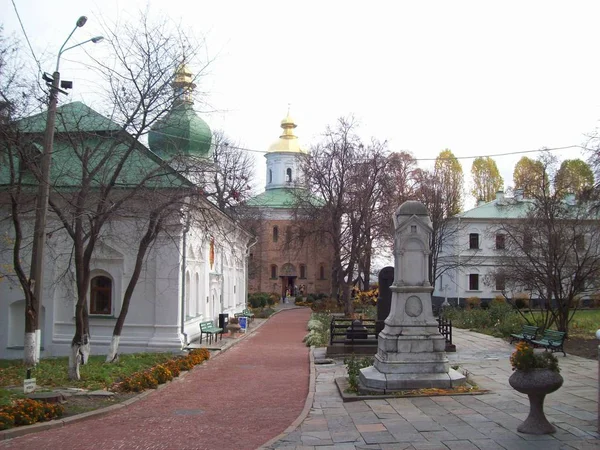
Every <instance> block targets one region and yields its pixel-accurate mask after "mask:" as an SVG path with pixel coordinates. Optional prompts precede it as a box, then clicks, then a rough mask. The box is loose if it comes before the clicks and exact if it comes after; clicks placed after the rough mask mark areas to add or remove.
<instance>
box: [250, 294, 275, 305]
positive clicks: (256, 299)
mask: <svg viewBox="0 0 600 450" xmlns="http://www.w3.org/2000/svg"><path fill="white" fill-rule="evenodd" d="M271 295H272V294H267V293H266V292H255V293H254V294H249V295H248V303H249V304H250V306H251V307H252V308H264V307H265V306H267V303H268V302H269V299H270V297H271Z"/></svg>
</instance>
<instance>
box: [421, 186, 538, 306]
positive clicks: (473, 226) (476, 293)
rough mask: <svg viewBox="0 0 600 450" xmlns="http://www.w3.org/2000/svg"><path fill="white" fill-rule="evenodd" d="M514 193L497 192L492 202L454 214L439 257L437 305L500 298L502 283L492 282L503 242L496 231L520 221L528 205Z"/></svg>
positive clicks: (435, 296)
mask: <svg viewBox="0 0 600 450" xmlns="http://www.w3.org/2000/svg"><path fill="white" fill-rule="evenodd" d="M531 202H532V200H531V199H526V198H523V195H522V191H519V190H517V191H516V194H515V196H514V197H507V196H505V195H504V192H501V191H500V192H498V193H497V194H496V198H495V199H494V200H492V201H491V202H487V203H486V202H479V204H478V205H477V206H476V207H475V208H472V209H470V210H467V211H465V212H463V213H461V214H459V215H457V216H456V217H455V218H454V219H453V220H452V222H451V224H450V226H449V227H448V228H449V229H450V230H451V231H449V233H450V234H451V238H450V239H448V240H447V241H445V246H444V247H443V248H442V251H441V253H440V256H439V258H438V273H439V272H441V275H439V276H438V278H437V280H436V283H435V290H434V292H433V296H434V302H435V304H436V305H438V306H439V305H440V304H442V302H444V301H445V300H448V301H449V302H450V303H452V304H456V303H457V302H459V301H460V302H461V304H462V303H463V302H464V301H465V300H466V299H467V298H470V297H477V298H479V299H481V300H482V301H484V302H485V301H490V300H492V299H493V298H495V297H497V296H501V295H502V291H503V290H504V284H503V281H502V280H500V279H499V280H497V282H496V280H495V279H492V278H494V277H491V276H490V274H492V273H493V272H494V271H495V270H496V268H497V266H498V260H499V256H500V253H499V252H500V251H502V250H503V249H504V243H505V239H504V237H503V235H502V234H501V233H500V232H499V231H497V230H498V229H499V224H500V223H501V222H502V221H505V220H521V219H523V218H524V217H525V215H526V214H527V211H528V209H529V207H530V206H531Z"/></svg>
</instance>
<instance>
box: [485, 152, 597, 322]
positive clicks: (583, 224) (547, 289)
mask: <svg viewBox="0 0 600 450" xmlns="http://www.w3.org/2000/svg"><path fill="white" fill-rule="evenodd" d="M536 165H537V166H538V167H540V168H541V169H542V170H543V172H542V173H547V174H549V175H551V176H548V177H540V178H539V180H540V182H541V183H542V184H541V185H540V186H533V187H532V189H530V197H529V198H525V199H521V200H520V201H513V202H511V203H510V204H508V205H507V206H506V208H513V209H514V210H515V214H512V216H514V218H513V219H506V220H503V221H502V222H501V223H500V225H499V226H498V228H497V230H494V232H495V233H499V234H503V235H505V250H504V251H503V253H502V255H501V257H500V259H499V262H498V266H497V268H496V269H495V270H494V272H493V273H492V275H493V277H501V278H502V280H503V281H504V283H505V286H506V290H505V292H507V293H508V294H506V295H507V297H509V298H511V299H512V298H513V296H514V295H513V294H514V293H516V292H528V293H529V295H531V296H532V297H533V298H534V301H536V302H537V303H539V307H540V310H541V312H542V317H543V322H544V323H543V326H544V327H545V328H548V327H550V326H552V325H556V327H557V328H558V330H560V331H564V332H568V329H569V322H570V320H571V319H572V318H573V315H574V313H575V311H576V309H577V305H578V303H577V300H578V299H579V298H581V297H582V296H584V295H586V294H589V293H591V292H593V291H595V290H596V288H597V280H598V277H599V276H600V228H599V227H598V216H597V211H596V210H595V209H594V208H590V207H589V204H588V202H587V201H585V200H578V199H576V198H575V196H574V195H573V196H571V197H568V198H566V199H565V198H564V197H563V195H562V193H561V192H560V191H555V190H553V189H552V184H553V183H552V178H554V177H555V176H556V174H557V170H556V160H555V158H554V157H553V156H552V155H550V154H549V153H545V154H543V155H542V156H541V157H540V158H539V159H538V160H537V161H536Z"/></svg>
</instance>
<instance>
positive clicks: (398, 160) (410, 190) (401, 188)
mask: <svg viewBox="0 0 600 450" xmlns="http://www.w3.org/2000/svg"><path fill="white" fill-rule="evenodd" d="M417 171H418V169H417V161H416V160H415V158H414V156H413V155H412V154H411V153H408V152H394V153H391V154H390V155H389V156H388V164H387V167H386V170H385V173H384V174H383V184H384V192H385V194H384V195H383V197H382V204H381V209H382V210H383V211H384V212H385V213H384V214H385V216H386V217H384V218H383V220H384V221H383V222H382V223H381V227H382V228H381V233H382V237H383V238H384V242H385V244H384V245H387V246H391V245H392V244H393V242H394V227H393V223H392V215H393V212H394V211H395V210H396V209H397V208H398V207H399V206H400V205H401V204H402V203H404V202H405V201H408V200H414V199H415V196H416V190H417V180H416V174H417Z"/></svg>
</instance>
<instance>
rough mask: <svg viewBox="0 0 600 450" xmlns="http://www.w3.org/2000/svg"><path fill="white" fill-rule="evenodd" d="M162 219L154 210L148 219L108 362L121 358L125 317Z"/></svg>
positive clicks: (108, 354) (109, 351)
mask: <svg viewBox="0 0 600 450" xmlns="http://www.w3.org/2000/svg"><path fill="white" fill-rule="evenodd" d="M162 221H163V219H162V218H159V212H158V211H153V212H152V214H151V215H150V220H149V221H148V228H147V229H146V233H145V234H144V237H143V238H142V240H141V241H140V245H139V247H138V252H137V255H136V258H135V267H134V269H133V274H132V275H131V279H130V280H129V284H128V285H127V289H126V290H125V295H124V296H123V304H122V305H121V312H120V313H119V318H118V319H117V323H116V324H115V328H114V330H113V336H112V340H111V342H110V347H109V349H108V353H107V355H106V362H107V363H111V362H117V361H118V360H119V358H118V353H117V350H118V349H119V340H120V338H121V332H122V331H123V325H125V318H126V317H127V313H128V312H129V305H130V304H131V297H132V296H133V291H134V289H135V286H136V285H137V282H138V280H139V279H140V273H141V272H142V266H143V265H144V258H145V257H146V252H147V251H148V247H149V246H150V244H151V243H152V242H154V240H155V239H156V236H158V233H159V232H160V230H161V226H162Z"/></svg>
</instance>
